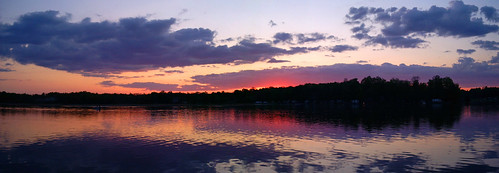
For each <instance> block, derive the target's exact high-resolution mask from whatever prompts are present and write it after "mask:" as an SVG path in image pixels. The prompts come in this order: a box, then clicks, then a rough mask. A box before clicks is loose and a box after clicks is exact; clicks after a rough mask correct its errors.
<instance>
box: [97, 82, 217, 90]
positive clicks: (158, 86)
mask: <svg viewBox="0 0 499 173" xmlns="http://www.w3.org/2000/svg"><path fill="white" fill-rule="evenodd" d="M100 85H102V86H107V87H111V86H120V87H125V88H143V89H147V90H154V91H162V90H164V91H196V90H212V89H210V88H208V87H206V86H202V85H196V84H194V85H183V86H181V87H179V85H177V84H161V83H156V82H134V83H128V84H117V83H114V82H113V81H102V82H101V83H100Z"/></svg>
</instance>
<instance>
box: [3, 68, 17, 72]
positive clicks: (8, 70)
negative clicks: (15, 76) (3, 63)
mask: <svg viewBox="0 0 499 173" xmlns="http://www.w3.org/2000/svg"><path fill="white" fill-rule="evenodd" d="M11 71H14V70H12V69H8V68H0V72H11Z"/></svg>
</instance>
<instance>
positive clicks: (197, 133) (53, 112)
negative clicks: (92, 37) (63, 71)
mask: <svg viewBox="0 0 499 173" xmlns="http://www.w3.org/2000/svg"><path fill="white" fill-rule="evenodd" d="M433 171H436V172H499V110H498V109H496V108H490V107H489V108H487V107H458V108H456V107H452V108H444V107H441V108H431V109H414V108H412V109H409V108H399V109H388V108H377V109H349V108H347V109H345V108H337V109H323V108H315V107H302V108H265V107H263V108H262V107H251V108H247V107H246V108H244V107H236V108H233V107H232V108H228V107H223V108H220V107H208V108H181V107H154V108H150V107H149V108H148V107H106V108H103V109H102V110H100V111H97V110H94V109H89V108H0V172H433Z"/></svg>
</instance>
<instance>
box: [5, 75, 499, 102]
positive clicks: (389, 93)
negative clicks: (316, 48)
mask: <svg viewBox="0 0 499 173" xmlns="http://www.w3.org/2000/svg"><path fill="white" fill-rule="evenodd" d="M498 98H499V88H497V87H484V88H475V89H471V90H469V91H464V90H461V89H460V87H459V85H458V84H456V83H454V82H453V80H452V79H451V78H449V77H443V78H442V77H440V76H438V75H437V76H434V77H433V78H432V79H430V80H428V82H426V83H425V82H420V81H419V78H418V77H413V78H412V79H411V80H410V81H408V80H400V79H396V78H394V79H390V80H385V79H383V78H381V77H371V76H368V77H365V78H364V79H362V80H360V81H359V80H358V79H357V78H354V79H350V80H347V79H345V80H344V81H343V82H332V83H319V84H311V83H308V84H304V85H298V86H289V87H268V88H261V89H254V88H252V89H241V90H235V91H234V92H212V93H208V92H195V93H181V92H178V93H175V92H171V91H170V92H165V91H161V92H151V93H149V94H97V93H90V92H86V91H82V92H72V93H57V92H51V93H43V94H16V93H7V92H5V91H3V92H0V103H4V104H92V105H95V104H97V105H104V104H306V103H330V104H363V105H374V104H430V103H468V104H469V103H472V104H473V103H477V104H486V103H492V104H494V103H498Z"/></svg>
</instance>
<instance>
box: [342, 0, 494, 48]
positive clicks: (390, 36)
mask: <svg viewBox="0 0 499 173" xmlns="http://www.w3.org/2000/svg"><path fill="white" fill-rule="evenodd" d="M494 10H495V8H493V7H482V10H481V12H482V14H484V16H485V18H487V19H489V20H490V19H491V18H493V17H492V16H493V15H492V14H491V13H493V14H497V13H496V12H495V11H494ZM491 11H493V12H491ZM477 12H478V7H477V6H474V5H466V4H464V3H463V2H462V1H451V2H450V6H449V7H448V8H443V7H437V6H432V7H431V8H430V9H428V10H419V9H417V8H412V9H408V8H405V7H402V8H395V7H392V8H388V9H383V8H372V7H371V8H368V7H359V8H355V7H352V8H350V11H349V13H348V14H347V15H346V18H347V21H346V23H347V24H352V25H354V26H353V28H352V29H351V31H352V32H353V33H354V35H353V36H352V37H354V38H357V39H361V40H366V44H367V45H377V44H380V45H383V46H386V47H392V48H419V47H423V46H422V45H421V44H422V43H424V42H426V41H425V40H423V39H420V38H416V37H427V36H433V35H436V36H443V37H448V36H452V37H458V38H461V37H474V36H485V35H486V34H488V33H494V32H497V31H498V30H499V26H497V25H493V24H486V23H484V22H483V19H482V18H480V16H476V15H475V14H477ZM368 21H369V22H368ZM367 23H372V25H369V26H368V25H366V24H367ZM377 24H380V25H381V29H380V34H378V35H375V36H374V35H369V33H371V30H372V28H374V26H377Z"/></svg>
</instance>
